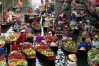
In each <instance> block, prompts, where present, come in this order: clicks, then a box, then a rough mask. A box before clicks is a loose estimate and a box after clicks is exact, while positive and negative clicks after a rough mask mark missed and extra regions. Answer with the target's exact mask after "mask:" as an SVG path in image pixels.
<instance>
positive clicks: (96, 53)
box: [88, 48, 99, 64]
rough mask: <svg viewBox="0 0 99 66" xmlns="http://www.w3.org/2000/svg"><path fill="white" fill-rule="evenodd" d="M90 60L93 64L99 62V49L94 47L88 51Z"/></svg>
mask: <svg viewBox="0 0 99 66" xmlns="http://www.w3.org/2000/svg"><path fill="white" fill-rule="evenodd" d="M88 61H89V62H90V63H91V64H93V63H95V64H99V49H95V48H92V49H91V50H89V51H88Z"/></svg>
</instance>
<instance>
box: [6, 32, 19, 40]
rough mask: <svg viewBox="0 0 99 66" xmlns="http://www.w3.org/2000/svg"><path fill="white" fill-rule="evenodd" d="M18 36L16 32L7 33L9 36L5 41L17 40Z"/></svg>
mask: <svg viewBox="0 0 99 66" xmlns="http://www.w3.org/2000/svg"><path fill="white" fill-rule="evenodd" d="M19 36H20V34H16V33H12V34H9V36H8V37H7V38H6V41H7V42H13V41H17V40H18V38H19Z"/></svg>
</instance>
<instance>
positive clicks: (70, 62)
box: [65, 60, 77, 66]
mask: <svg viewBox="0 0 99 66" xmlns="http://www.w3.org/2000/svg"><path fill="white" fill-rule="evenodd" d="M65 66H77V63H76V62H72V61H69V60H67V62H66V65H65Z"/></svg>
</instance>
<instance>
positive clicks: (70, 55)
mask: <svg viewBox="0 0 99 66" xmlns="http://www.w3.org/2000/svg"><path fill="white" fill-rule="evenodd" d="M68 58H69V59H70V60H71V61H74V62H76V61H77V57H76V55H75V54H69V55H68Z"/></svg>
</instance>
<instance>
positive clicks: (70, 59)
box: [65, 54, 77, 66]
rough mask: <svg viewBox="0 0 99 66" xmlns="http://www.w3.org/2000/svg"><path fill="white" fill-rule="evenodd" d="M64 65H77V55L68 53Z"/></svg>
mask: <svg viewBox="0 0 99 66" xmlns="http://www.w3.org/2000/svg"><path fill="white" fill-rule="evenodd" d="M65 66H77V56H76V55H75V54H69V55H68V57H67V59H66V65H65Z"/></svg>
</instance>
